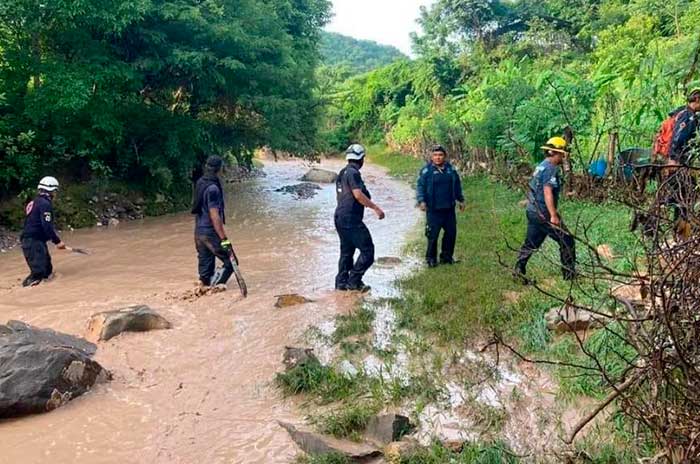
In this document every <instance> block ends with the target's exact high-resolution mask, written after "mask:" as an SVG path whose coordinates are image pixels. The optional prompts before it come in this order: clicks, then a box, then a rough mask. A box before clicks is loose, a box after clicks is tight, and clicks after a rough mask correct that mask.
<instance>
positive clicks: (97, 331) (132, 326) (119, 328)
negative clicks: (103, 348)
mask: <svg viewBox="0 0 700 464" xmlns="http://www.w3.org/2000/svg"><path fill="white" fill-rule="evenodd" d="M171 327H172V325H171V324H170V322H168V321H167V320H166V319H165V318H164V317H162V316H161V315H159V314H158V313H156V312H155V311H153V310H152V309H151V308H149V307H148V306H143V305H139V306H129V307H128V308H123V309H118V310H116V311H105V312H102V313H97V314H95V315H93V316H92V317H91V318H90V320H89V321H88V327H87V334H86V338H87V339H88V340H91V341H94V342H98V341H106V340H109V339H110V338H113V337H116V336H117V335H119V334H120V333H122V332H147V331H149V330H161V329H170V328H171Z"/></svg>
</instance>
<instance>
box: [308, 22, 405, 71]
mask: <svg viewBox="0 0 700 464" xmlns="http://www.w3.org/2000/svg"><path fill="white" fill-rule="evenodd" d="M321 57H322V59H323V64H324V65H326V66H345V67H347V68H349V70H350V71H351V72H352V73H353V74H360V73H363V72H367V71H371V70H372V69H375V68H379V67H382V66H385V65H387V64H390V63H392V62H394V61H396V60H399V59H401V58H406V56H405V55H404V54H403V53H401V52H400V51H399V50H398V49H397V48H395V47H392V46H389V45H380V44H378V43H377V42H373V41H371V40H358V39H354V38H352V37H348V36H345V35H342V34H337V33H334V32H324V33H323V34H322V35H321Z"/></svg>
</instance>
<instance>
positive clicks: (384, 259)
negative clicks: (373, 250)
mask: <svg viewBox="0 0 700 464" xmlns="http://www.w3.org/2000/svg"><path fill="white" fill-rule="evenodd" d="M374 263H375V264H377V265H379V266H385V267H393V266H398V265H399V264H401V258H397V257H395V256H380V257H379V258H377V259H376V260H375V261H374Z"/></svg>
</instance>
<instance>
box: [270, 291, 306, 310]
mask: <svg viewBox="0 0 700 464" xmlns="http://www.w3.org/2000/svg"><path fill="white" fill-rule="evenodd" d="M312 302H313V300H309V299H308V298H306V297H303V296H301V295H299V294H297V293H290V294H287V295H277V302H276V303H275V308H288V307H290V306H297V305H302V304H306V303H312Z"/></svg>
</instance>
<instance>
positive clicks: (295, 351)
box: [282, 346, 319, 370]
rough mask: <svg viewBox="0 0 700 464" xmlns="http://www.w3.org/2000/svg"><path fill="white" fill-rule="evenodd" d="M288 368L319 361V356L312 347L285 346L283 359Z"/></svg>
mask: <svg viewBox="0 0 700 464" xmlns="http://www.w3.org/2000/svg"><path fill="white" fill-rule="evenodd" d="M282 362H283V363H284V366H285V367H286V368H287V370H290V369H294V368H295V367H297V366H301V365H303V364H307V363H318V362H319V361H318V358H317V357H316V355H315V354H314V350H312V349H311V348H294V347H291V346H285V347H284V358H283V359H282Z"/></svg>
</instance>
